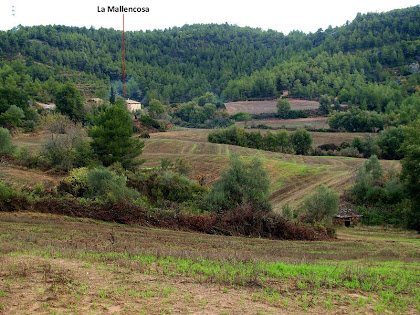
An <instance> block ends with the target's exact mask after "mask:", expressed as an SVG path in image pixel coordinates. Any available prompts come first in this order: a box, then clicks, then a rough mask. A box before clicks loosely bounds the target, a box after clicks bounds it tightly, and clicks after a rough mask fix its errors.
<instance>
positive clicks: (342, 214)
mask: <svg viewBox="0 0 420 315" xmlns="http://www.w3.org/2000/svg"><path fill="white" fill-rule="evenodd" d="M361 217H363V215H362V214H360V213H359V212H358V211H357V210H355V209H352V208H340V210H339V211H338V213H337V214H336V215H335V218H340V219H346V218H361Z"/></svg>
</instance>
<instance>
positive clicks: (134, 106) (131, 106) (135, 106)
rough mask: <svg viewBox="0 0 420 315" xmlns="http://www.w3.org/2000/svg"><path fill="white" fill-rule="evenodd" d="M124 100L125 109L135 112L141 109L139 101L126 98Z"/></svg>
mask: <svg viewBox="0 0 420 315" xmlns="http://www.w3.org/2000/svg"><path fill="white" fill-rule="evenodd" d="M125 102H126V103H127V109H128V111H129V112H135V111H136V110H139V109H141V103H140V102H138V101H134V100H130V99H128V100H126V101H125Z"/></svg>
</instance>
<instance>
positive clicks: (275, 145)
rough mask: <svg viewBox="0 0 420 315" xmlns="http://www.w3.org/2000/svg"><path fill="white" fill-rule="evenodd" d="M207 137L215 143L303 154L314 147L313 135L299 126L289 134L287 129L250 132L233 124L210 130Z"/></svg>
mask: <svg viewBox="0 0 420 315" xmlns="http://www.w3.org/2000/svg"><path fill="white" fill-rule="evenodd" d="M207 139H208V141H209V142H213V143H224V144H231V145H238V146H241V147H247V148H254V149H261V150H266V151H273V152H282V153H296V154H302V155H305V154H308V153H309V151H310V150H311V148H312V136H311V134H310V133H309V132H308V131H307V130H305V129H303V128H298V129H297V130H296V131H294V132H292V133H291V134H290V135H289V134H288V132H287V131H286V130H285V129H282V130H280V131H278V132H277V133H272V132H270V131H268V132H267V133H265V134H262V133H261V132H260V131H250V132H248V131H245V129H243V128H239V127H236V126H232V127H229V128H226V129H219V130H214V131H212V132H210V133H209V135H208V137H207Z"/></svg>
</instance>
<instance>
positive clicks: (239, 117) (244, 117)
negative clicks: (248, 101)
mask: <svg viewBox="0 0 420 315" xmlns="http://www.w3.org/2000/svg"><path fill="white" fill-rule="evenodd" d="M230 118H231V119H232V120H234V121H249V120H251V119H252V116H251V114H248V113H244V112H239V113H236V114H234V115H232V116H231V117H230Z"/></svg>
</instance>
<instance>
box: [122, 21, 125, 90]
mask: <svg viewBox="0 0 420 315" xmlns="http://www.w3.org/2000/svg"><path fill="white" fill-rule="evenodd" d="M122 54H123V95H124V98H125V46H124V14H123V44H122Z"/></svg>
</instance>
